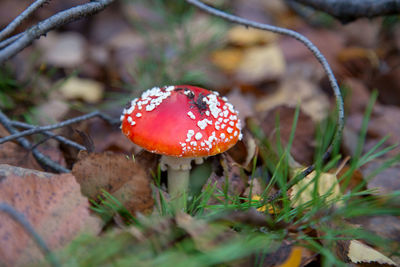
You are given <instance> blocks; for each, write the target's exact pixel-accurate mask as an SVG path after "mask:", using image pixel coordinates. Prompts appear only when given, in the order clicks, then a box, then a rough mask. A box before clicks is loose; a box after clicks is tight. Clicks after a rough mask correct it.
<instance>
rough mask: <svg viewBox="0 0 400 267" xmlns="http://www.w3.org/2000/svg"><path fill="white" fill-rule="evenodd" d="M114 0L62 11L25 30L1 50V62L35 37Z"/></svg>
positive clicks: (104, 6)
mask: <svg viewBox="0 0 400 267" xmlns="http://www.w3.org/2000/svg"><path fill="white" fill-rule="evenodd" d="M112 2H114V0H97V1H91V2H89V3H86V4H83V5H79V6H76V7H73V8H70V9H68V10H64V11H61V12H59V13H57V14H55V15H53V16H51V17H50V18H48V19H46V20H43V21H41V22H39V23H38V24H37V25H35V26H33V27H31V28H30V29H28V30H26V31H24V32H23V34H22V36H21V37H20V38H18V39H17V40H16V41H15V42H13V43H11V44H10V45H8V46H7V47H5V48H3V49H2V50H0V64H2V63H3V62H4V61H6V60H7V59H9V58H10V57H12V56H14V55H16V54H17V53H18V52H20V51H21V50H22V49H24V48H25V47H27V46H28V45H30V44H31V43H32V42H33V41H34V40H35V39H38V38H39V37H40V36H42V35H44V34H46V33H47V32H49V31H51V30H52V29H54V28H57V27H60V26H62V25H64V24H67V23H69V22H72V21H75V20H78V19H81V18H84V17H87V16H90V15H93V14H96V13H98V12H100V11H102V10H103V9H104V8H106V7H107V6H108V5H110V4H111V3H112Z"/></svg>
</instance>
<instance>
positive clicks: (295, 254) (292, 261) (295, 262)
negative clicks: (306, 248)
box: [277, 247, 302, 267]
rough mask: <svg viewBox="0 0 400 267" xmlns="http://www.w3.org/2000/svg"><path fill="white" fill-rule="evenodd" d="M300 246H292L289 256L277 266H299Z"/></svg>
mask: <svg viewBox="0 0 400 267" xmlns="http://www.w3.org/2000/svg"><path fill="white" fill-rule="evenodd" d="M301 254H302V249H301V247H293V248H292V250H291V251H290V255H289V257H288V258H287V259H286V261H285V262H284V263H282V264H279V265H278V266H277V267H297V266H300V263H301Z"/></svg>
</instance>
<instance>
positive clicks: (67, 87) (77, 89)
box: [59, 77, 104, 103]
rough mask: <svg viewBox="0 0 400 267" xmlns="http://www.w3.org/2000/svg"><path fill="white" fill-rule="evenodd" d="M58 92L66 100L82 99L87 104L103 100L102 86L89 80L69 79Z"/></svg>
mask: <svg viewBox="0 0 400 267" xmlns="http://www.w3.org/2000/svg"><path fill="white" fill-rule="evenodd" d="M59 90H60V92H61V93H62V94H63V96H64V97H65V98H66V99H82V100H84V101H86V102H88V103H97V102H99V101H100V100H101V99H102V98H103V91H104V85H103V84H102V83H100V82H97V81H94V80H90V79H82V78H77V77H71V78H69V79H68V80H67V81H65V82H64V83H63V84H62V85H61V87H60V88H59Z"/></svg>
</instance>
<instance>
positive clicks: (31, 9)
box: [0, 0, 48, 40]
mask: <svg viewBox="0 0 400 267" xmlns="http://www.w3.org/2000/svg"><path fill="white" fill-rule="evenodd" d="M47 1H48V0H36V1H35V2H33V4H32V5H30V6H29V7H28V8H27V9H25V10H24V11H23V12H22V13H21V14H19V15H18V16H17V17H16V18H15V19H14V20H13V21H12V22H11V23H10V24H8V25H7V26H6V27H5V28H4V29H3V30H2V31H0V40H3V39H4V38H6V37H7V36H8V35H10V34H11V33H12V32H13V31H14V30H15V29H16V28H17V27H18V26H19V25H21V23H22V22H23V21H24V20H25V19H27V18H28V17H29V16H30V15H31V14H32V13H33V12H35V10H36V9H38V8H39V7H41V6H42V5H43V4H44V3H46V2H47Z"/></svg>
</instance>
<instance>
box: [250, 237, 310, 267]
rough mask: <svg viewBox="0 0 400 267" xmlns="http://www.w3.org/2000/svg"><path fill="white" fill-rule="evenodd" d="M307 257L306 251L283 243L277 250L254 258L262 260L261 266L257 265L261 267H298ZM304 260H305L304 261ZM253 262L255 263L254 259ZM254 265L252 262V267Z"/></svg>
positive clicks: (288, 243) (285, 242)
mask: <svg viewBox="0 0 400 267" xmlns="http://www.w3.org/2000/svg"><path fill="white" fill-rule="evenodd" d="M303 254H304V257H305V256H308V254H309V253H308V252H307V251H306V249H304V248H302V247H297V246H293V244H291V243H290V242H289V241H283V244H282V245H281V246H279V247H278V249H277V250H275V251H274V252H271V253H267V254H265V255H258V256H257V257H256V258H258V261H259V259H262V262H261V264H260V263H259V262H257V264H258V265H260V266H263V267H298V266H300V265H301V263H302V260H303V259H302V258H303ZM304 260H305V259H304ZM254 261H257V260H256V259H254ZM253 265H256V264H255V262H253V264H252V265H250V266H253Z"/></svg>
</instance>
